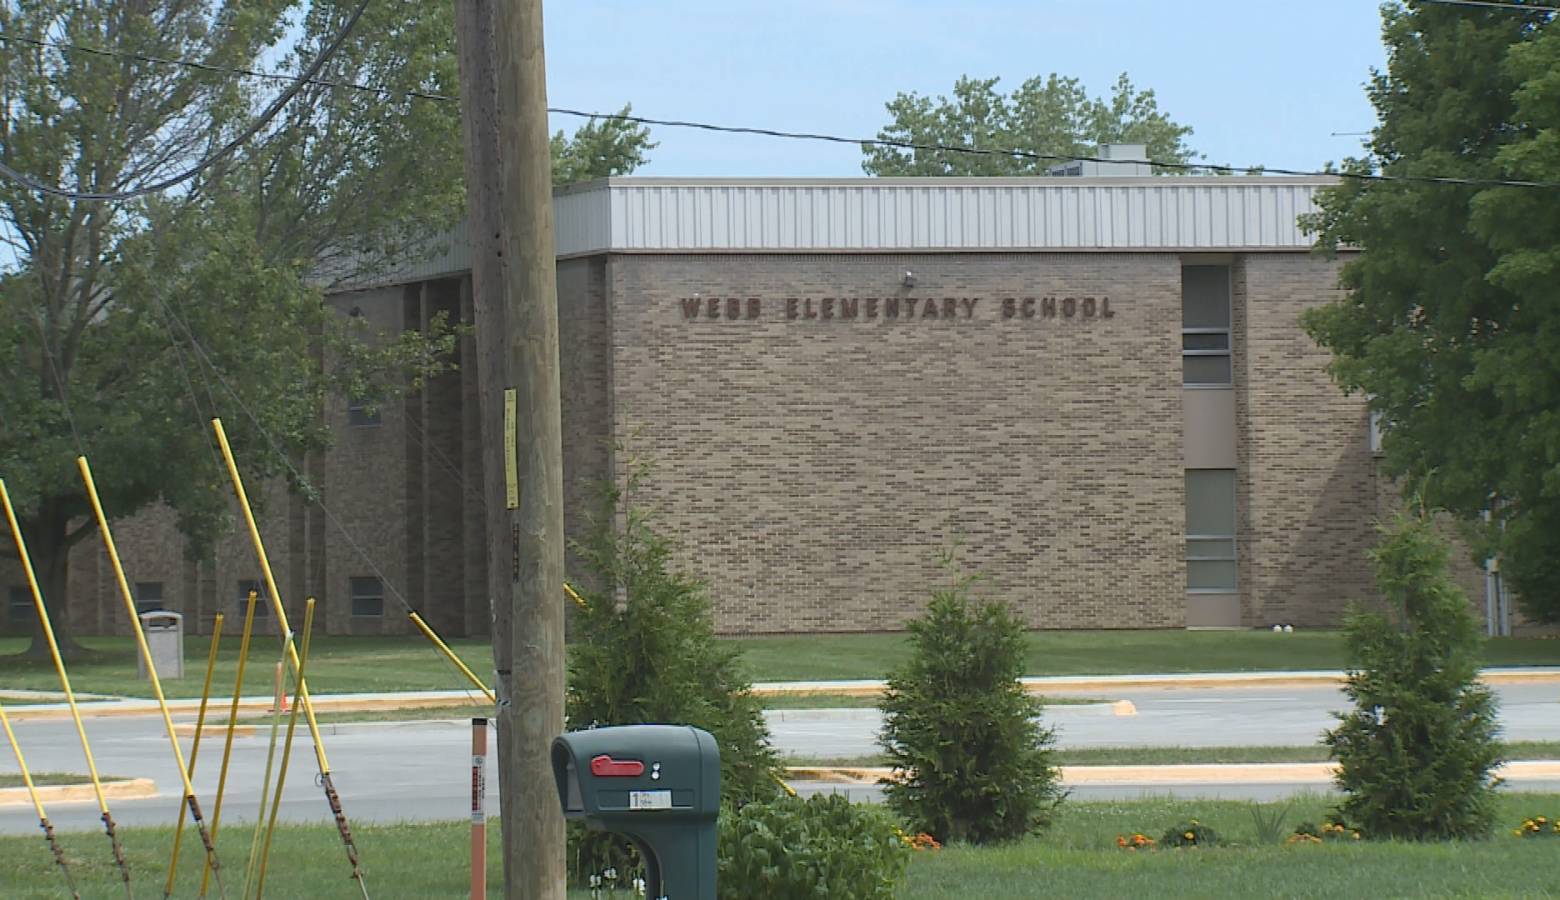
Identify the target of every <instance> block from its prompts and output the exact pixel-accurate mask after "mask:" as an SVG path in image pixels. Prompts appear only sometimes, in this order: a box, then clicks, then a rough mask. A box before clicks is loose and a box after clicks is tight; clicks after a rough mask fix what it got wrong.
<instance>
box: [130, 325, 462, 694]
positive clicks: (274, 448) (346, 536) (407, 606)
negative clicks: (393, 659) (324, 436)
mask: <svg viewBox="0 0 1560 900" xmlns="http://www.w3.org/2000/svg"><path fill="white" fill-rule="evenodd" d="M154 299H156V301H157V303H158V305H159V306H161V307H162V310H163V312H164V313H166V314H167V315H168V316H171V317H172V318H173V320H174V321H175V322H177V323H178V325H179V327H180V328H181V329H183V331H184V334H185V336H186V337H187V338H188V339H189V342H190V347H191V348H192V349H193V350H194V351H195V355H196V356H197V357H198V361H199V362H204V363H205V368H206V370H207V371H209V372H210V373H211V374H212V375H213V376H214V377H215V378H216V380H217V383H218V384H220V385H221V386H222V389H223V390H225V391H227V393H228V395H229V396H231V397H232V398H233V402H234V403H236V404H237V405H238V408H239V409H240V410H242V411H243V413H244V415H245V416H246V417H248V419H249V421H250V424H252V425H253V426H254V428H255V430H256V431H258V432H259V434H260V436H261V437H262V438H264V439H265V442H266V444H268V445H269V446H270V449H271V452H272V453H273V454H275V456H276V458H277V459H279V460H280V461H281V463H282V465H283V466H285V467H286V468H287V471H288V472H290V473H291V474H292V476H293V478H294V480H295V481H296V483H298V484H300V485H304V484H308V483H309V479H308V477H307V476H305V475H304V474H303V473H302V472H300V471H298V467H297V466H294V465H293V463H292V460H291V459H289V458H288V455H287V451H286V450H285V448H283V447H282V445H281V442H280V441H278V440H277V438H276V436H275V435H273V434H272V433H271V432H270V430H269V429H267V428H266V427H265V424H264V423H263V422H261V421H260V417H259V416H257V415H255V412H254V410H253V409H251V408H250V406H249V404H247V403H245V402H244V398H243V397H242V396H241V395H240V394H239V393H238V391H237V390H235V389H234V388H233V385H232V384H230V383H229V382H228V379H227V378H226V377H225V376H224V375H223V374H222V370H221V369H219V368H218V367H217V363H216V360H214V359H212V358H211V354H210V353H208V352H207V351H206V347H205V345H203V344H202V343H201V342H200V338H198V337H196V336H195V331H194V329H192V328H190V325H189V322H187V321H185V320H184V318H183V317H182V316H180V315H179V314H178V313H177V312H175V311H174V310H173V308H172V306H171V305H169V303H168V302H167V301H165V300H163V298H161V297H155V298H154ZM168 337H169V340H170V341H172V342H173V344H174V347H175V349H177V348H178V345H177V341H176V340H174V335H173V332H172V331H171V330H170V331H169V333H168ZM213 403H215V401H213ZM212 413H213V414H215V413H216V409H215V407H213V409H212ZM312 500H313V502H314V503H316V504H317V505H318V506H319V508H320V510H321V511H322V512H323V513H324V514H325V518H326V519H327V520H328V521H329V522H330V524H332V525H334V526H336V531H337V532H338V533H339V534H340V535H341V538H342V540H344V541H346V543H347V546H348V547H349V548H350V549H351V550H352V552H354V553H356V554H357V556H358V558H359V559H361V560H362V561H363V563H364V564H365V565H367V566H368V568H369V571H371V572H373V573H374V577H376V578H378V579H379V584H380V586H381V587H383V588H384V589H385V591H386V592H387V593H388V594H389V595H390V597H391V598H392V599H394V600H395V601H396V602H397V603H399V604H401V607H402V609H404V610H406V611H407V612H408V613H413V612H416V611H417V610H416V609H414V608H413V607H412V604H411V603H410V601H408V600H407V599H406V596H405V595H404V594H403V593H402V592H401V591H400V590H399V589H397V588H396V586H395V582H394V581H393V580H392V579H391V578H390V577H389V576H388V575H386V574H385V572H384V570H383V569H381V568H380V567H379V565H378V563H376V562H375V561H374V558H373V557H372V556H371V555H369V553H368V551H367V550H365V549H364V548H363V545H362V544H360V543H358V542H357V540H355V539H354V538H353V537H352V532H351V531H350V530H348V528H347V526H346V523H344V522H342V521H341V519H340V518H339V517H337V515H336V514H335V513H334V512H332V511H331V508H330V507H329V506H328V505H326V503H325V497H324V496H323V495H322V494H320V493H319V492H315V493H314V495H313V497H312ZM440 658H441V659H444V660H445V662H449V663H450V668H451V669H456V667H455V664H454V663H453V662H450V661H449V660H448V659H447V658H445V657H444V656H443V654H440ZM456 671H457V672H458V671H459V670H458V669H457V670H456ZM465 693H466V694H467V696H468V697H470V696H471V691H470V690H469V689H466V690H465Z"/></svg>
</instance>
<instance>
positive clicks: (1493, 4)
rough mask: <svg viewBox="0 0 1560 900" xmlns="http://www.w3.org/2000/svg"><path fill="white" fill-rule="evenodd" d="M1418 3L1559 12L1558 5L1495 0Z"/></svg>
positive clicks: (1439, 0)
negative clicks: (1499, 0) (1498, 0)
mask: <svg viewBox="0 0 1560 900" xmlns="http://www.w3.org/2000/svg"><path fill="white" fill-rule="evenodd" d="M1418 2H1420V3H1433V4H1436V5H1439V6H1474V7H1483V8H1485V9H1515V10H1521V11H1522V12H1547V13H1553V12H1560V6H1545V5H1543V4H1540V3H1500V2H1497V0H1418Z"/></svg>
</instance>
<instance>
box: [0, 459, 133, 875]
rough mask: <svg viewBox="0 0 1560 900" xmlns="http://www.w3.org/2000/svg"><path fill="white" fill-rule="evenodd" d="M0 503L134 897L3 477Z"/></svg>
mask: <svg viewBox="0 0 1560 900" xmlns="http://www.w3.org/2000/svg"><path fill="white" fill-rule="evenodd" d="M0 504H3V505H4V506H5V518H6V521H7V522H9V523H10V524H11V537H12V538H13V539H15V541H16V553H17V555H18V556H20V557H21V558H22V572H23V573H24V574H25V575H26V576H27V587H28V588H30V589H31V590H32V598H33V606H34V607H35V608H36V609H37V610H38V624H39V625H41V626H42V627H43V636H44V638H45V639H46V640H47V641H48V644H49V655H50V656H51V657H53V659H54V671H55V672H57V673H59V676H60V687H61V688H63V689H64V690H65V702H66V703H68V704H69V705H70V716H71V719H72V720H74V721H75V723H76V735H77V736H78V737H80V738H81V752H82V754H83V755H85V756H86V758H87V774H88V775H90V776H91V777H92V792H93V794H95V795H96V797H97V804H98V812H99V813H101V814H102V815H101V818H102V820H103V832H104V833H105V834H107V835H108V843H109V845H110V846H112V847H113V848H114V863H115V865H117V866H119V877H120V878H121V879H122V880H123V881H124V884H125V896H127V897H131V898H134V896H135V892H134V891H133V890H132V889H131V887H130V863H129V862H127V861H126V860H125V848H124V847H123V846H121V845H120V843H119V834H118V833H117V832H116V831H115V829H114V817H113V816H112V815H110V814H109V812H108V798H106V797H104V796H103V781H102V779H100V778H98V770H97V763H96V762H93V760H92V745H91V744H89V743H88V742H87V729H86V728H84V727H83V726H82V724H81V710H80V709H79V708H77V706H76V692H75V691H72V690H71V689H70V676H69V675H68V674H66V672H65V660H63V659H62V658H61V657H60V645H59V642H58V641H56V640H55V639H54V626H53V625H51V624H50V623H49V610H48V607H46V606H44V605H43V591H42V590H41V589H40V588H39V587H38V576H37V575H36V573H34V572H33V567H32V557H30V556H28V555H27V542H26V541H24V540H23V539H22V526H21V524H20V523H18V522H17V521H16V510H15V509H14V508H13V507H12V506H11V494H10V492H9V491H7V490H6V489H5V479H3V478H0Z"/></svg>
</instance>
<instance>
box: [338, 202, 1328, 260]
mask: <svg viewBox="0 0 1560 900" xmlns="http://www.w3.org/2000/svg"><path fill="white" fill-rule="evenodd" d="M1331 183H1333V182H1332V179H1327V178H1262V177H1238V178H1192V177H1185V178H841V179H824V180H811V179H713V178H712V179H657V178H611V179H606V180H602V181H597V182H592V183H590V184H584V185H577V186H574V187H569V188H564V189H561V190H559V191H558V192H557V193H556V194H555V195H554V198H553V203H554V207H553V208H554V214H555V219H554V221H555V226H554V227H555V234H556V240H557V250H558V255H559V256H576V255H580V254H586V253H603V252H612V251H620V252H635V251H639V252H662V253H678V252H684V253H687V252H701V251H717V252H730V251H746V252H756V253H762V252H785V251H813V252H816V251H825V252H827V251H846V252H849V251H910V252H913V251H922V250H932V251H937V250H970V251H982V250H985V251H1002V250H1039V251H1044V250H1161V251H1187V250H1200V251H1221V250H1263V249H1271V250H1296V249H1304V248H1306V247H1308V246H1310V243H1311V242H1310V240H1309V239H1308V238H1307V237H1306V235H1305V234H1303V233H1302V232H1301V230H1300V227H1299V225H1298V223H1297V221H1296V220H1297V217H1298V216H1299V215H1301V214H1303V213H1307V212H1314V211H1315V209H1316V206H1315V195H1316V192H1317V191H1318V190H1319V189H1321V188H1323V187H1326V186H1327V185H1329V184H1331ZM430 251H431V252H430ZM347 262H352V263H358V264H361V263H362V262H363V261H362V260H359V259H351V260H341V261H339V262H338V264H337V265H334V266H328V267H322V271H321V273H320V275H321V280H322V281H323V282H324V283H326V284H329V283H331V282H333V281H337V279H332V278H328V277H325V276H326V275H327V273H328V271H329V270H331V269H336V270H338V271H339V270H340V269H342V268H347V269H349V270H350V266H344V265H343V264H345V263H347ZM368 268H377V269H379V270H380V272H381V274H380V275H378V276H374V277H368V278H363V277H351V276H346V275H345V272H343V273H342V275H340V276H338V278H340V277H343V276H344V277H345V278H346V281H347V283H348V284H350V285H351V286H352V287H367V286H371V285H375V284H394V283H397V282H403V281H416V280H421V279H424V278H430V277H439V276H444V275H449V274H453V273H457V272H464V271H467V270H468V269H469V268H470V252H469V249H468V247H467V244H466V240H465V223H464V222H462V223H460V225H458V226H457V227H456V228H455V229H454V230H453V231H452V232H450V233H449V234H448V235H444V236H441V237H439V238H437V239H435V240H434V241H432V242H430V245H429V248H428V250H425V251H424V252H422V253H411V254H406V256H405V257H404V258H402V259H397V260H392V261H388V262H387V263H385V264H383V265H380V266H371V267H368ZM344 286H345V285H338V287H344Z"/></svg>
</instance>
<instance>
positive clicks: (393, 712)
mask: <svg viewBox="0 0 1560 900" xmlns="http://www.w3.org/2000/svg"><path fill="white" fill-rule="evenodd" d="M311 683H312V679H311ZM472 699H473V701H479V700H482V697H481V695H480V694H475V693H474V694H473V696H472ZM1042 699H1043V700H1044V701H1045V703H1046V705H1047V706H1081V705H1084V704H1089V703H1108V702H1110V701H1108V700H1101V699H1099V698H1097V697H1045V698H1042ZM762 700H763V703H764V708H765V709H866V708H868V707H872V706H876V705H877V698H876V697H855V696H851V695H848V694H801V695H789V694H782V695H778V696H772V697H764V698H762ZM492 714H493V708H492V707H491V706H488V705H487V704H486V703H485V702H473V703H469V704H451V705H448V706H422V707H412V708H409V709H373V710H344V711H341V712H336V711H333V710H325V709H322V710H320V711H319V712H317V713H316V714H315V719H316V720H318V721H319V722H321V723H330V724H346V723H348V722H419V721H427V720H429V719H466V718H470V717H472V716H480V715H489V716H491V715H492ZM238 721H239V724H241V725H269V724H270V723H271V717H270V716H266V715H260V716H245V717H241V718H240V719H239V720H238ZM282 721H283V722H286V717H285V716H283V718H282ZM226 723H227V718H226V716H225V715H223V714H222V713H220V712H219V713H218V714H217V715H216V716H215V717H212V718H208V719H207V722H206V725H207V727H208V728H210V727H215V726H221V725H224V724H226Z"/></svg>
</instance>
